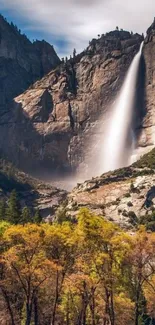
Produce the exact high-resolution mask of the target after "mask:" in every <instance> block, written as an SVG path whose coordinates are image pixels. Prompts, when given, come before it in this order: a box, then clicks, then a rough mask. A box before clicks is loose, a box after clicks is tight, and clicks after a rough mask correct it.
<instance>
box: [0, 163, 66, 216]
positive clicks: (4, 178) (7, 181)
mask: <svg viewBox="0 0 155 325" xmlns="http://www.w3.org/2000/svg"><path fill="white" fill-rule="evenodd" d="M12 190H16V191H17V193H18V198H19V200H20V205H21V208H22V207H24V206H28V207H29V208H30V210H31V211H32V213H34V210H35V209H39V211H40V214H41V216H42V217H43V218H47V217H50V218H52V216H53V215H54V214H55V211H56V210H57V208H58V207H59V205H60V204H61V203H62V202H63V201H64V200H65V199H66V196H67V192H66V191H64V190H60V189H57V188H56V187H54V186H52V185H50V184H46V183H42V182H41V181H39V180H37V179H35V178H32V177H30V176H29V175H28V174H25V173H24V172H21V171H20V170H18V169H16V168H15V167H13V165H12V164H10V163H8V162H6V161H5V160H3V159H0V200H1V199H4V200H5V201H7V200H8V198H9V197H10V193H11V192H12Z"/></svg>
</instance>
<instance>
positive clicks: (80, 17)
mask: <svg viewBox="0 0 155 325" xmlns="http://www.w3.org/2000/svg"><path fill="white" fill-rule="evenodd" d="M0 13H1V14H2V15H4V16H5V17H6V18H7V20H8V21H9V22H10V21H13V22H14V23H15V24H16V25H17V26H18V27H19V28H20V29H21V31H22V32H23V33H25V34H26V35H27V36H28V37H29V38H30V39H31V40H33V39H40V40H42V39H45V40H46V41H48V42H49V43H51V44H53V45H54V48H55V50H56V51H57V53H58V55H59V56H60V58H62V57H64V56H69V55H70V54H72V53H73V49H74V48H76V50H77V53H79V52H81V51H82V50H83V49H84V48H86V47H87V45H88V42H89V40H91V39H92V38H97V35H98V34H103V33H106V32H108V31H111V30H114V29H115V28H116V26H118V27H119V28H123V29H124V30H129V31H133V32H138V33H140V34H141V33H145V32H146V29H147V28H148V27H149V26H150V25H151V23H152V21H153V19H154V16H155V0H126V1H125V0H0Z"/></svg>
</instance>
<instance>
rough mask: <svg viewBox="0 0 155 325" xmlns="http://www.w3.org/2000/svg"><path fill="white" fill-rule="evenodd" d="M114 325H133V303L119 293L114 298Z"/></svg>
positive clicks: (123, 294)
mask: <svg viewBox="0 0 155 325" xmlns="http://www.w3.org/2000/svg"><path fill="white" fill-rule="evenodd" d="M114 303H115V316H116V325H125V324H128V325H133V320H134V302H132V301H131V299H130V298H129V297H127V296H126V295H125V293H120V294H118V295H117V296H115V298H114Z"/></svg>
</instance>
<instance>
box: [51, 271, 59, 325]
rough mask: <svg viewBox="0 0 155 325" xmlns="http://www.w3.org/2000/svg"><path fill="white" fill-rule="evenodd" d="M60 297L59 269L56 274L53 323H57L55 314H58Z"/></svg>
mask: <svg viewBox="0 0 155 325" xmlns="http://www.w3.org/2000/svg"><path fill="white" fill-rule="evenodd" d="M58 298H59V271H57V274H56V286H55V300H54V306H53V312H52V321H51V325H55V316H56V309H57V302H58Z"/></svg>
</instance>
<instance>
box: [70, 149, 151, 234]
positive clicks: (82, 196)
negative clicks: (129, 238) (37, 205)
mask: <svg viewBox="0 0 155 325" xmlns="http://www.w3.org/2000/svg"><path fill="white" fill-rule="evenodd" d="M80 207H87V208H89V209H90V210H91V211H93V212H94V213H95V214H97V215H102V216H104V217H106V218H107V219H109V220H111V221H114V222H116V223H117V224H119V225H120V226H122V227H125V228H131V227H132V226H134V225H135V224H136V222H137V221H138V220H139V219H140V218H142V217H147V216H149V215H151V214H152V212H153V211H155V149H154V150H153V151H152V152H150V153H149V154H147V155H145V156H144V158H142V160H140V161H138V162H137V163H135V164H134V165H133V166H131V167H126V168H123V169H119V170H117V171H115V172H113V173H107V174H104V175H102V176H101V177H97V178H93V179H92V180H90V181H85V182H84V183H83V184H79V185H78V186H77V187H76V188H75V189H74V190H73V191H72V192H71V193H70V194H69V196H68V206H67V213H68V216H70V217H72V218H73V217H76V215H77V213H78V210H79V208H80Z"/></svg>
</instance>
